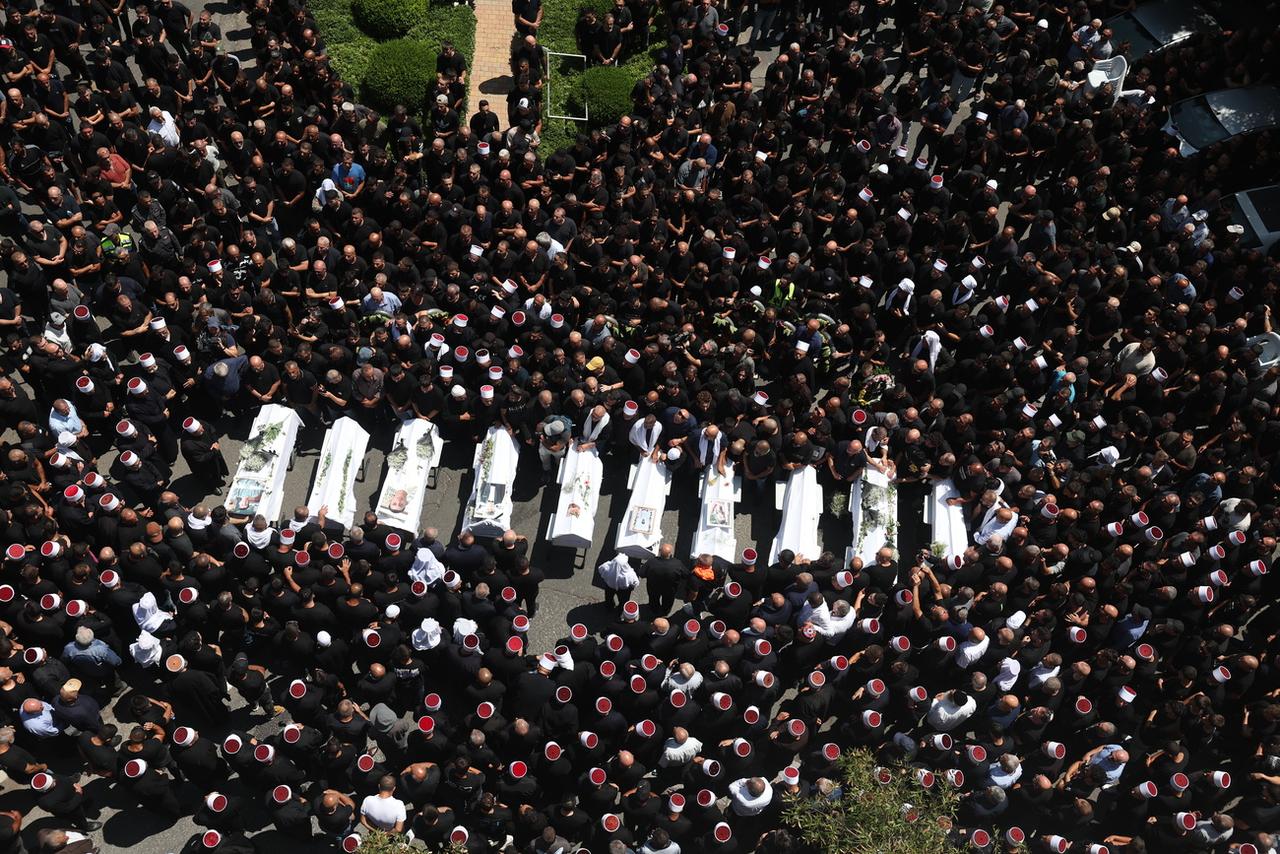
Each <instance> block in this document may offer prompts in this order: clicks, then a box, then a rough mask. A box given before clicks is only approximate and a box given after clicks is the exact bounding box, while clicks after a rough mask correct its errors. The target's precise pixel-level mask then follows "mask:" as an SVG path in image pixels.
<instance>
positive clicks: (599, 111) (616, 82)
mask: <svg viewBox="0 0 1280 854" xmlns="http://www.w3.org/2000/svg"><path fill="white" fill-rule="evenodd" d="M641 76H643V75H641ZM638 79H639V77H637V76H636V75H635V73H634V71H633V69H631V68H629V67H627V66H625V65H624V66H618V67H614V66H610V65H597V66H596V67H594V68H588V69H587V70H586V71H584V72H583V73H582V74H581V75H580V76H579V77H578V79H577V81H576V82H577V92H576V98H577V102H578V103H579V104H581V103H582V102H583V101H585V102H586V105H587V109H588V113H589V120H588V124H589V125H590V126H592V127H600V126H603V125H611V124H613V123H614V122H616V121H617V120H618V119H620V118H622V117H623V116H625V115H626V114H627V113H630V112H631V106H632V102H631V90H632V89H633V88H635V85H636V81H637V80H638Z"/></svg>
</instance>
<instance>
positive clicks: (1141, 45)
mask: <svg viewBox="0 0 1280 854" xmlns="http://www.w3.org/2000/svg"><path fill="white" fill-rule="evenodd" d="M1105 26H1107V27H1109V28H1110V29H1111V43H1112V44H1113V45H1119V44H1121V43H1122V42H1128V43H1129V61H1130V62H1137V61H1138V60H1139V59H1142V57H1144V56H1148V55H1150V54H1153V53H1159V52H1160V51H1162V50H1165V49H1166V48H1170V47H1173V46H1174V45H1176V44H1177V43H1178V42H1181V41H1185V40H1186V39H1189V38H1191V37H1192V36H1194V35H1195V34H1196V33H1217V32H1220V31H1221V28H1220V27H1219V26H1218V22H1217V21H1216V20H1214V17H1213V16H1212V15H1210V14H1209V13H1208V12H1206V11H1205V10H1204V9H1203V8H1202V7H1201V6H1200V4H1199V3H1195V2H1193V0H1153V2H1150V3H1143V4H1142V5H1140V6H1138V7H1137V8H1135V9H1134V10H1133V11H1131V12H1122V13H1121V14H1119V15H1116V16H1115V17H1113V18H1108V19H1107V20H1106V22H1105Z"/></svg>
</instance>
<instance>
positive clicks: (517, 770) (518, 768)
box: [507, 759, 529, 780]
mask: <svg viewBox="0 0 1280 854" xmlns="http://www.w3.org/2000/svg"><path fill="white" fill-rule="evenodd" d="M507 773H508V774H510V775H511V779H513V780H523V779H524V777H525V775H526V774H528V773H529V766H528V765H526V764H525V763H523V762H521V761H520V760H519V759H517V760H516V761H515V762H512V763H511V764H510V765H508V766H507Z"/></svg>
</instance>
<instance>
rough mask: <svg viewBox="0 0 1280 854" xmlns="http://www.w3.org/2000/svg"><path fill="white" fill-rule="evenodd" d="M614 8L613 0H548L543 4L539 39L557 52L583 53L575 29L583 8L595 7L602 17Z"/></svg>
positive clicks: (544, 45)
mask: <svg viewBox="0 0 1280 854" xmlns="http://www.w3.org/2000/svg"><path fill="white" fill-rule="evenodd" d="M612 8H613V0H546V2H544V3H543V4H542V26H541V27H539V28H538V41H539V42H540V43H541V44H542V46H543V47H545V48H546V49H547V50H550V51H553V52H555V53H583V51H582V49H581V48H580V47H579V46H578V39H577V36H576V35H574V31H575V29H576V28H577V25H578V14H579V12H580V11H581V10H583V9H595V10H596V13H597V14H598V15H600V16H601V17H603V16H604V13H605V12H607V11H609V10H610V9H612Z"/></svg>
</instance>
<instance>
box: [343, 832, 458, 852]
mask: <svg viewBox="0 0 1280 854" xmlns="http://www.w3.org/2000/svg"><path fill="white" fill-rule="evenodd" d="M423 852H427V853H428V854H465V852H466V847H465V846H463V845H450V844H446V845H444V846H441V847H434V848H433V847H430V846H428V847H426V848H424V847H422V843H420V842H419V843H415V844H413V845H410V844H409V843H408V842H406V841H405V838H404V837H403V836H400V835H399V834H395V833H385V832H383V831H381V830H370V831H368V832H366V833H365V834H364V835H363V836H362V837H361V839H360V848H359V854H423Z"/></svg>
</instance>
